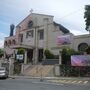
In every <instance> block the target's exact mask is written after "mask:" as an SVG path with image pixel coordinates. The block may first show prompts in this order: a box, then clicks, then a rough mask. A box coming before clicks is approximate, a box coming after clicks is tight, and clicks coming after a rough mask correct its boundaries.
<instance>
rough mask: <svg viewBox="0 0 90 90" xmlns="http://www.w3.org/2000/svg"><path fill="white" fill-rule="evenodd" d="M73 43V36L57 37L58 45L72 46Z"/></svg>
mask: <svg viewBox="0 0 90 90" xmlns="http://www.w3.org/2000/svg"><path fill="white" fill-rule="evenodd" d="M71 42H72V36H71V35H63V36H58V37H57V44H58V45H65V44H70V43H71Z"/></svg>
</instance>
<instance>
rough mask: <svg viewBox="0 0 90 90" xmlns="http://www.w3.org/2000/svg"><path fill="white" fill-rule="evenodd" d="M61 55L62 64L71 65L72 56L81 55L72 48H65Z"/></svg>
mask: <svg viewBox="0 0 90 90" xmlns="http://www.w3.org/2000/svg"><path fill="white" fill-rule="evenodd" d="M61 54H62V55H61V57H62V64H65V65H71V55H79V54H80V53H79V52H77V51H75V50H74V49H71V48H63V50H62V52H61Z"/></svg>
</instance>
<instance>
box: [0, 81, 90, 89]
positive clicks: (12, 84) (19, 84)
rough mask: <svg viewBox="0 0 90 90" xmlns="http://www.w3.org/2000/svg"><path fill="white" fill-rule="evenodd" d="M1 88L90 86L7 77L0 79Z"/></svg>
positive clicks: (87, 87) (72, 87) (82, 87)
mask: <svg viewBox="0 0 90 90" xmlns="http://www.w3.org/2000/svg"><path fill="white" fill-rule="evenodd" d="M0 90H90V86H89V85H65V84H57V83H50V82H46V81H43V82H40V80H39V79H6V80H0Z"/></svg>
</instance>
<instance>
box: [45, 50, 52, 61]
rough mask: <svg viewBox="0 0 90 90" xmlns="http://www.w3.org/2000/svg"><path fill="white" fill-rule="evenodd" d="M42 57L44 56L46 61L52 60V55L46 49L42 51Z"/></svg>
mask: <svg viewBox="0 0 90 90" xmlns="http://www.w3.org/2000/svg"><path fill="white" fill-rule="evenodd" d="M44 55H45V56H46V59H54V55H53V54H52V53H51V52H50V51H49V50H48V49H46V50H45V51H44Z"/></svg>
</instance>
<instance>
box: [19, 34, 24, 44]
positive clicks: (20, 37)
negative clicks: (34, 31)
mask: <svg viewBox="0 0 90 90" xmlns="http://www.w3.org/2000/svg"><path fill="white" fill-rule="evenodd" d="M19 40H20V43H22V42H23V34H19Z"/></svg>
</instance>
